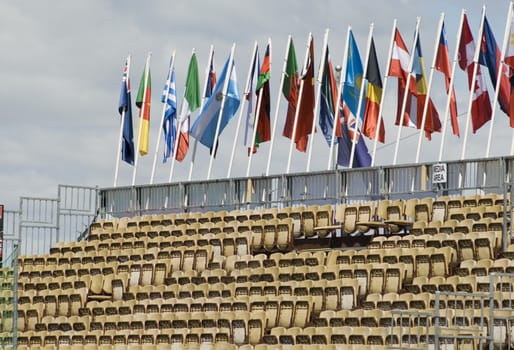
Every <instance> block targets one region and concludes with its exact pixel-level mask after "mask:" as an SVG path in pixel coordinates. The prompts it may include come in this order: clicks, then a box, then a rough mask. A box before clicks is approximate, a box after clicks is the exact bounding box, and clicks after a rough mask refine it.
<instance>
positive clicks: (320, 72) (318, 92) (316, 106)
mask: <svg viewBox="0 0 514 350" xmlns="http://www.w3.org/2000/svg"><path fill="white" fill-rule="evenodd" d="M328 33H329V30H328V28H327V29H326V30H325V35H324V38H323V48H322V50H321V61H320V63H319V69H318V77H317V83H318V88H317V89H316V96H315V98H314V116H313V118H312V128H311V135H312V140H311V142H309V153H308V155H307V168H306V170H305V171H307V172H309V171H310V170H311V157H312V145H313V144H314V131H315V130H316V122H317V120H318V118H317V117H318V114H319V103H320V98H321V77H322V75H323V70H324V69H325V56H326V54H327V48H328ZM312 64H314V62H312ZM334 121H335V120H334ZM334 129H335V125H334Z"/></svg>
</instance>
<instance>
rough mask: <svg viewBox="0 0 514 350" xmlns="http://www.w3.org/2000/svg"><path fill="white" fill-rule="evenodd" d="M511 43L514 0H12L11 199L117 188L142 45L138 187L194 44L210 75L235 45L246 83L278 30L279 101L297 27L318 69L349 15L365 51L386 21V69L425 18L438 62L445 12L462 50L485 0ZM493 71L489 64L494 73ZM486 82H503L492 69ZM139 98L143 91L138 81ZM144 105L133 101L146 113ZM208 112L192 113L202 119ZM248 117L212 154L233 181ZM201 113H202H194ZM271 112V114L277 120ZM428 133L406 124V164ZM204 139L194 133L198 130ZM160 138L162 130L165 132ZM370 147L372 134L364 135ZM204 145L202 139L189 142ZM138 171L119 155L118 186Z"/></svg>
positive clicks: (300, 161) (7, 35)
mask: <svg viewBox="0 0 514 350" xmlns="http://www.w3.org/2000/svg"><path fill="white" fill-rule="evenodd" d="M484 4H485V5H486V6H487V12H486V13H487V17H488V19H489V22H490V24H491V27H492V29H493V32H494V34H495V37H496V40H497V42H498V43H499V45H500V46H501V45H502V43H503V37H504V31H505V21H506V13H507V10H508V4H509V2H508V1H507V0H494V1H492V0H491V1H486V2H485V3H484V2H482V1H476V0H460V1H457V0H454V1H448V0H432V1H426V0H388V1H349V0H320V1H304V0H301V1H298V0H281V1H276V0H260V1H254V0H248V1H235V0H218V1H199V0H189V1H185V0H179V1H173V2H171V1H165V0H156V1H146V2H144V4H143V3H142V2H140V1H134V0H130V1H123V2H121V1H116V2H115V1H103V0H91V1H50V0H40V1H27V0H17V1H14V0H8V1H2V2H1V3H0V47H1V54H0V76H1V81H2V83H1V84H0V100H1V101H2V104H1V105H2V110H1V112H0V204H2V203H3V204H5V206H6V209H8V210H16V209H17V208H18V207H19V197H20V196H29V197H56V196H57V186H58V185H59V184H66V185H80V186H98V187H100V188H107V187H112V186H113V181H114V176H115V164H116V159H117V150H118V137H119V125H120V124H119V121H120V117H119V114H118V111H117V109H118V100H119V94H120V83H121V76H122V69H123V65H124V62H125V59H126V57H127V55H129V54H130V55H131V58H132V65H131V75H130V79H131V85H132V90H133V91H136V90H137V88H138V85H139V80H140V77H141V74H142V72H143V67H144V63H145V60H146V57H147V54H148V53H149V52H151V53H152V59H151V68H150V71H151V75H152V89H153V92H152V107H151V121H150V147H149V148H150V153H149V154H148V155H147V156H145V157H142V158H140V160H139V165H138V168H137V176H136V184H137V185H143V184H148V183H149V180H150V174H151V169H152V164H153V158H154V151H155V148H156V140H157V135H158V133H159V132H160V130H161V129H160V121H161V117H162V103H160V95H161V93H162V86H163V84H164V82H165V79H166V74H167V71H168V64H169V60H170V55H171V53H172V52H173V51H175V52H176V56H175V57H176V61H175V62H176V65H175V73H176V82H177V93H178V98H179V103H180V101H181V99H182V96H183V94H184V85H185V78H186V73H187V65H188V63H189V59H190V56H191V52H192V50H193V49H195V52H196V54H197V58H198V64H199V69H200V81H201V85H203V80H204V79H205V76H204V72H205V68H206V65H207V59H208V54H209V49H210V46H211V45H213V46H214V50H215V56H214V57H215V69H216V71H217V73H218V75H219V74H220V73H221V69H222V67H223V64H224V63H225V61H226V59H227V57H228V55H229V52H230V48H231V46H232V44H234V43H235V44H236V48H235V58H234V60H235V67H236V72H237V78H238V83H239V90H240V93H242V90H243V88H244V85H245V81H246V78H247V74H248V67H249V64H250V59H251V53H252V49H253V45H254V43H255V42H257V43H258V45H259V52H260V55H261V57H262V55H263V54H264V49H265V46H266V43H267V40H268V38H271V41H272V67H271V103H272V106H271V110H272V119H273V118H274V117H275V113H274V111H275V107H276V103H277V100H279V99H278V98H277V97H278V94H279V82H280V77H281V69H282V63H283V60H284V55H285V50H286V43H287V38H288V36H289V35H291V36H292V38H293V40H294V43H295V46H296V54H297V59H298V62H299V64H300V65H301V63H302V62H303V60H304V57H305V51H306V48H307V38H308V35H309V33H312V35H313V38H314V49H315V69H316V70H317V69H318V65H319V58H320V56H321V49H322V41H323V35H324V33H325V31H326V30H327V29H328V30H329V38H328V45H329V48H330V54H331V57H332V61H333V63H334V65H337V64H339V65H342V64H343V55H344V47H345V42H346V35H347V30H348V26H351V28H352V31H353V33H354V36H355V38H356V40H357V43H358V45H359V50H360V54H361V57H362V59H364V57H365V55H366V41H367V37H368V33H369V29H370V24H371V23H373V24H374V32H373V37H374V41H375V45H376V50H377V56H378V60H379V65H380V70H381V74H382V78H383V80H384V74H385V67H386V63H387V60H388V57H387V54H388V47H389V44H390V41H391V30H392V25H393V21H394V20H395V19H397V21H398V28H399V30H400V32H401V34H402V36H403V38H404V40H405V42H406V44H407V46H408V47H409V51H410V50H411V47H412V39H413V34H414V29H415V24H416V18H417V17H418V16H419V17H420V20H421V22H420V38H421V45H422V47H423V56H424V60H425V71H426V72H427V75H428V74H429V72H430V64H431V61H432V57H433V54H434V44H435V37H436V29H437V24H438V21H439V18H440V16H441V13H442V12H444V13H445V26H446V33H447V39H448V43H449V49H450V57H451V58H453V55H454V52H455V43H456V36H457V29H458V25H459V18H460V13H461V10H462V9H463V8H464V9H466V10H467V15H468V20H469V23H470V26H471V28H472V31H473V34H474V36H475V40H476V36H477V33H478V29H479V28H478V27H479V22H480V16H481V10H482V6H483V5H484ZM484 73H485V71H484ZM466 79H467V78H466V75H465V74H464V73H463V72H462V71H460V70H459V71H458V72H456V77H455V86H456V94H457V100H458V109H459V115H460V116H459V125H460V128H461V133H462V134H464V130H465V125H466V115H465V114H466V110H467V104H468V100H469V99H468V96H469V95H468V94H469V93H468V91H467V85H466V84H467V80H466ZM487 81H488V84H489V85H488V88H489V91H490V94H491V95H492V94H493V93H492V91H493V90H492V89H493V88H492V85H491V83H490V81H489V77H488V76H487ZM387 84H388V85H387V87H386V89H385V92H384V94H385V97H384V112H383V118H384V121H385V125H386V144H385V145H379V146H378V149H377V154H376V165H391V164H392V162H393V154H394V151H395V143H396V139H397V137H398V128H397V127H396V126H394V122H393V120H394V116H395V111H396V79H394V78H390V79H388V83H387ZM445 96H446V95H445V90H444V80H443V78H442V75H441V74H440V73H435V74H434V79H433V85H432V97H433V99H434V103H435V104H436V107H437V108H438V109H439V111H440V115H442V114H444V103H445ZM132 98H133V101H134V100H135V92H133V97H132ZM285 108H286V103H285V100H284V99H283V98H281V99H280V109H279V113H278V114H277V116H278V120H277V131H276V133H275V135H274V137H275V141H274V146H273V148H274V150H273V155H272V157H271V171H270V174H280V173H284V172H285V171H286V165H285V164H286V163H287V159H288V155H289V139H286V138H284V137H282V136H281V131H282V127H283V124H284V121H285ZM137 111H138V110H137V108H135V106H133V113H134V118H135V116H137ZM196 115H197V113H195V114H194V115H193V120H194V118H195V117H196ZM237 117H239V111H238V112H237V113H236V117H235V118H234V119H233V120H232V121H231V122H230V123H229V125H228V126H227V128H226V129H225V130H224V131H223V133H222V134H221V136H220V146H219V149H218V156H217V158H216V159H215V161H214V163H213V169H212V175H211V178H214V179H216V178H226V177H227V175H228V174H227V168H228V166H229V163H230V154H231V151H232V145H233V143H234V140H236V142H237V143H236V154H235V158H234V160H233V168H232V169H233V170H232V174H231V176H232V177H241V176H245V175H246V168H247V162H248V157H247V151H246V148H245V147H244V146H243V137H244V136H243V134H244V132H243V130H244V122H242V127H241V131H240V133H239V137H238V138H237V139H235V135H236V126H237ZM495 118H496V119H495V122H494V123H493V134H494V138H493V142H492V144H491V152H490V156H501V155H508V154H509V153H510V145H511V139H512V130H511V129H510V128H509V127H508V123H507V118H506V117H505V115H504V114H503V113H502V112H501V111H499V110H498V111H497V112H496V117H495ZM193 120H192V121H191V123H192V122H193ZM272 123H273V120H272ZM488 131H489V124H487V125H486V127H485V128H483V129H480V130H479V131H478V132H477V133H476V134H474V135H472V134H471V133H470V134H469V136H468V137H469V139H468V141H467V151H466V158H482V157H484V156H485V153H484V149H485V145H486V143H487V139H488ZM418 136H419V133H418V131H417V130H415V129H406V128H404V129H402V131H401V140H400V144H399V145H400V147H399V153H398V164H402V163H404V164H408V163H414V161H415V152H414V150H415V149H416V148H417V143H418ZM463 139H464V137H463V136H461V137H460V138H456V137H454V136H451V135H450V133H449V132H448V133H447V136H446V138H445V145H446V146H445V152H444V159H443V160H456V159H460V156H461V149H462V144H463ZM192 141H194V140H192ZM161 142H162V141H161ZM310 142H314V143H313V153H312V154H313V156H312V163H311V167H310V169H311V170H325V169H327V163H328V147H327V145H326V143H325V141H324V139H323V136H322V133H321V132H320V130H319V128H318V132H317V133H316V134H315V135H314V137H311V138H310ZM366 142H367V144H368V148H369V149H370V150H371V149H372V148H373V141H371V140H369V139H368V140H366ZM191 143H193V142H191ZM440 143H441V135H439V134H434V136H433V138H432V141H431V142H427V141H426V140H423V142H422V147H421V156H420V160H421V161H428V162H433V161H436V160H437V157H438V152H439V146H440ZM162 152H163V150H162V145H161V146H160V148H159V150H158V161H157V167H156V171H155V180H154V183H165V182H167V181H168V177H169V173H170V165H171V162H168V163H166V164H163V163H162ZM191 153H192V152H190V153H189V155H188V157H187V158H186V159H185V160H184V162H183V163H176V164H175V168H174V176H173V179H172V181H173V182H179V181H185V180H187V177H188V173H189V168H190V163H191ZM268 154H269V143H265V144H262V145H261V147H260V149H259V151H258V152H257V153H256V154H255V155H254V158H253V159H252V168H251V171H250V174H251V175H252V176H258V175H262V174H263V173H264V172H265V168H266V162H267V159H268ZM208 163H209V152H208V150H207V149H206V148H205V147H203V146H201V145H199V146H198V150H197V156H196V160H195V166H194V168H193V179H194V180H204V179H205V178H206V175H207V167H208ZM291 164H292V165H291V172H304V171H305V170H306V165H307V155H306V154H302V153H299V152H296V151H295V152H294V153H293V156H292V162H291ZM132 175H133V168H132V167H131V166H129V165H127V164H126V163H123V162H121V163H120V167H119V176H118V186H129V185H130V184H131V182H132Z"/></svg>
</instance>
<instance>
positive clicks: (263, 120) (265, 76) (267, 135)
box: [253, 44, 271, 153]
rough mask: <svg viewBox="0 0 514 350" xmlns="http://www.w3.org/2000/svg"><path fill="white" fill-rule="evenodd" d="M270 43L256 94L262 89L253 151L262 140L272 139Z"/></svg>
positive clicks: (256, 114)
mask: <svg viewBox="0 0 514 350" xmlns="http://www.w3.org/2000/svg"><path fill="white" fill-rule="evenodd" d="M270 60H271V57H270V45H269V44H268V46H267V47H266V52H265V54H264V59H263V61H262V65H261V68H260V71H259V79H258V81H257V87H256V91H255V94H256V95H257V96H259V95H260V94H261V91H262V98H261V101H260V106H259V105H258V103H257V106H256V108H257V107H260V109H259V110H256V111H255V119H256V121H257V132H256V134H255V140H254V147H253V152H254V153H255V152H257V148H258V147H259V145H260V144H261V143H262V142H267V141H270V140H271V127H270V108H271V101H270V88H269V80H270V76H271V71H270V68H271V67H270V64H271V62H270Z"/></svg>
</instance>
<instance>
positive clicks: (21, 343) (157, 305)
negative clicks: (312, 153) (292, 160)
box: [0, 158, 514, 350]
mask: <svg viewBox="0 0 514 350" xmlns="http://www.w3.org/2000/svg"><path fill="white" fill-rule="evenodd" d="M513 161H514V158H490V159H485V160H483V159H479V160H466V161H455V162H447V163H444V168H445V169H446V172H445V173H444V174H443V175H444V176H443V177H442V179H441V177H440V175H441V174H440V173H438V174H436V171H437V172H439V170H440V169H441V167H440V165H441V164H416V165H402V166H391V167H374V168H364V169H345V170H337V171H325V172H316V173H312V172H311V173H303V174H290V175H275V176H273V175H272V176H267V177H250V178H235V179H227V180H212V181H202V182H200V181H199V182H194V181H192V182H184V183H172V184H161V185H150V186H135V187H116V188H104V189H96V188H86V187H74V186H60V187H59V191H58V198H56V199H38V198H27V197H23V198H21V199H20V202H21V203H20V211H19V212H16V213H12V214H14V215H12V216H11V218H10V219H9V216H6V218H7V221H8V222H7V225H6V226H5V232H4V256H11V257H12V258H11V259H10V260H9V261H8V260H7V259H4V266H5V267H4V268H3V269H2V270H0V281H1V282H0V283H1V284H0V285H1V287H2V290H1V292H0V300H1V307H2V333H1V339H2V346H3V348H6V349H7V348H18V349H73V350H75V349H97V348H98V349H142V350H147V349H202V350H203V349H245V350H250V349H255V350H263V349H282V348H284V349H305V350H307V349H325V348H328V349H482V348H484V349H486V348H493V347H494V348H509V346H510V344H511V343H513V342H512V341H511V334H512V320H513V319H514V312H513V308H512V303H513V302H514V294H513V287H514V284H513V282H514V246H513V245H511V237H512V233H511V225H510V219H511V214H512V207H511V203H512V201H513V200H514V198H512V192H511V181H512V180H511V179H512V169H514V167H513V166H512V165H514V164H513ZM435 175H438V176H435ZM45 208H46V209H45ZM41 213H43V214H42V215H41ZM16 220H18V221H16Z"/></svg>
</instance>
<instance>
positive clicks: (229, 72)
mask: <svg viewBox="0 0 514 350" xmlns="http://www.w3.org/2000/svg"><path fill="white" fill-rule="evenodd" d="M235 50H236V44H235V43H234V44H232V50H231V51H230V57H229V59H228V67H227V72H226V74H227V75H225V81H224V85H223V99H222V101H221V108H220V111H219V115H218V123H217V124H216V133H215V134H214V143H213V144H212V147H213V150H212V152H211V158H210V160H209V168H208V169H207V178H206V180H209V179H210V178H211V170H212V162H213V161H214V154H216V151H217V145H216V144H217V142H218V138H219V132H220V128H221V117H222V116H223V110H224V109H225V100H226V99H227V90H228V85H229V84H230V79H231V78H232V69H233V68H234V67H232V65H233V62H234V52H235Z"/></svg>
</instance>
